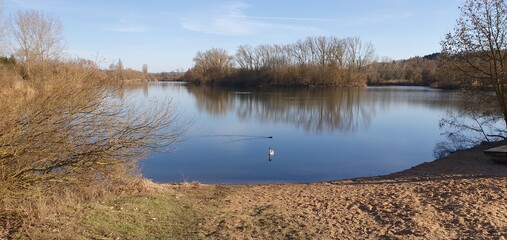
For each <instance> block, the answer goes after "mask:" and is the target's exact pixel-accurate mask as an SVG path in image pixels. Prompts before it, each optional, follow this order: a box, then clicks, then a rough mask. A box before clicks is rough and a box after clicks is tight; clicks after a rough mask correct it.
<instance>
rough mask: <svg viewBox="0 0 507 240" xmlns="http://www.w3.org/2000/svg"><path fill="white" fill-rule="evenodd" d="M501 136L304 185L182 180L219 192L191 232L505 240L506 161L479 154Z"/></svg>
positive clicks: (247, 235) (263, 236)
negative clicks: (381, 171) (384, 170)
mask: <svg viewBox="0 0 507 240" xmlns="http://www.w3.org/2000/svg"><path fill="white" fill-rule="evenodd" d="M505 143H506V141H500V142H495V143H483V144H480V145H479V146H476V147H473V148H470V149H466V150H461V151H457V152H455V153H452V154H450V155H449V156H447V157H444V158H440V159H436V160H434V161H432V162H427V163H423V164H420V165H417V166H414V167H412V168H410V169H406V170H404V171H400V172H396V173H391V174H388V175H383V176H376V177H366V178H353V179H348V180H337V181H331V182H316V183H304V184H261V185H207V184H204V185H202V186H201V185H199V184H197V185H193V186H192V184H190V185H189V186H191V189H196V190H198V189H210V188H212V189H217V188H218V189H221V191H225V192H226V194H225V195H224V196H220V197H218V199H221V200H223V204H222V205H221V206H220V210H218V211H217V213H215V215H214V216H212V217H209V218H207V219H206V220H205V221H204V223H203V225H202V228H201V230H200V232H199V237H200V238H203V239H204V238H205V239H257V238H259V239H267V238H275V239H447V238H451V239H463V238H465V239H467V238H475V239H506V238H507V204H506V203H507V202H506V201H507V200H506V199H507V164H502V165H499V164H495V163H493V161H492V160H491V159H489V157H488V156H486V155H485V154H484V153H483V150H485V149H488V148H492V147H496V146H498V145H502V144H505ZM183 186H184V185H183ZM174 187H175V186H173V188H174ZM180 187H181V185H180ZM170 188H171V187H170ZM183 188H185V187H183ZM187 188H188V187H187ZM198 191H199V190H198Z"/></svg>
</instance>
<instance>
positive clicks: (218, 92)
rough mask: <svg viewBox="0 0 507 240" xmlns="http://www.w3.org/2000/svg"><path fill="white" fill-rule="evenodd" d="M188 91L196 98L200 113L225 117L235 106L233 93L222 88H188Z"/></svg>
mask: <svg viewBox="0 0 507 240" xmlns="http://www.w3.org/2000/svg"><path fill="white" fill-rule="evenodd" d="M187 90H188V92H189V93H191V94H192V95H193V96H194V97H195V102H196V104H197V109H198V110H199V111H206V112H207V113H210V114H212V115H215V116H219V115H225V114H226V113H227V112H228V111H230V110H231V109H232V107H233V105H234V99H233V95H232V93H230V92H228V91H226V90H224V89H221V88H214V87H205V86H188V88H187Z"/></svg>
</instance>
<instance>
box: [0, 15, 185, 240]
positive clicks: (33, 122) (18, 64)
mask: <svg viewBox="0 0 507 240" xmlns="http://www.w3.org/2000/svg"><path fill="white" fill-rule="evenodd" d="M47 16H48V15H45V14H44V13H40V12H30V11H29V12H20V13H19V14H18V15H16V21H15V23H16V25H15V26H17V27H16V28H14V29H13V32H12V34H13V35H10V36H11V37H12V38H14V39H16V43H17V44H15V45H13V48H14V49H16V52H17V53H20V55H19V56H15V59H16V60H15V61H13V60H11V59H10V58H7V59H6V61H2V63H1V65H0V83H1V84H0V85H1V86H2V88H1V89H0V103H1V104H0V112H2V114H1V115H0V238H11V237H12V236H13V235H15V234H21V235H23V234H25V233H26V234H28V233H29V228H30V227H31V226H33V225H37V224H40V222H39V221H41V220H42V219H43V216H44V215H45V211H46V210H45V209H46V208H47V207H48V206H50V205H55V204H56V203H61V202H59V199H61V198H63V197H64V196H68V198H69V199H73V200H76V201H78V200H80V199H81V200H85V199H94V198H96V197H100V196H102V195H104V194H107V193H117V192H122V191H132V190H131V189H129V186H131V185H132V182H135V181H137V178H138V172H137V162H138V161H139V160H140V159H141V158H142V157H143V156H144V155H145V154H146V153H148V152H150V151H153V150H155V149H164V148H166V147H168V146H170V145H171V144H173V143H174V142H176V141H177V140H178V137H179V136H180V134H182V132H183V129H181V128H178V126H177V125H176V123H175V119H176V117H177V112H176V111H175V110H174V109H173V108H171V107H167V105H168V104H170V102H166V103H165V106H161V107H160V108H153V109H151V110H149V111H144V112H143V111H141V110H139V109H137V108H135V107H134V106H132V105H129V103H128V101H124V100H123V99H120V98H119V97H118V95H117V94H116V92H117V89H118V87H119V84H120V81H118V79H115V78H112V77H110V76H108V74H106V73H105V72H104V71H102V70H100V69H99V68H98V66H97V65H96V64H95V63H93V62H91V61H88V60H82V59H77V60H62V59H61V58H60V56H59V55H58V51H56V50H55V51H53V50H51V49H52V46H53V45H44V44H49V43H48V41H47V39H58V37H59V36H58V33H59V32H58V31H49V32H46V31H44V33H45V34H38V33H39V32H38V31H39V30H41V29H58V28H59V26H60V25H59V22H58V21H57V19H55V18H48V17H47ZM21 23H22V24H21ZM41 31H42V30H41ZM20 33H29V34H28V35H29V36H30V38H29V39H28V40H27V41H24V40H22V39H21V40H20V39H19V38H18V37H19V36H20ZM32 33H33V34H32ZM21 35H23V36H24V34H21ZM55 41H56V40H55ZM26 45H28V46H29V47H26ZM58 50H59V48H58ZM48 51H49V52H48ZM169 106H170V105H169ZM78 202H79V201H78ZM63 204H64V205H65V204H66V203H63ZM27 236H28V235H27Z"/></svg>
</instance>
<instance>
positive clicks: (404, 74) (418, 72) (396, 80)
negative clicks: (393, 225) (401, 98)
mask: <svg viewBox="0 0 507 240" xmlns="http://www.w3.org/2000/svg"><path fill="white" fill-rule="evenodd" d="M463 77H464V76H463V75H462V74H460V73H459V72H457V71H455V70H454V69H451V67H450V62H448V61H446V60H445V59H443V57H442V56H441V54H440V53H433V54H429V55H426V56H423V57H412V58H409V59H405V60H396V61H395V60H391V59H388V58H384V59H382V60H381V61H377V62H374V63H372V64H371V65H370V66H369V72H368V85H370V86H371V85H411V86H431V87H435V88H458V87H459V79H461V78H463Z"/></svg>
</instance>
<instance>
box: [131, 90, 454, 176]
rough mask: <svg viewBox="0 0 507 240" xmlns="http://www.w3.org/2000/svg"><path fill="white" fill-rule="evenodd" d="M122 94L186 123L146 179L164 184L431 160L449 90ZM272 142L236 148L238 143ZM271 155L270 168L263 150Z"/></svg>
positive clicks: (349, 172) (450, 101)
mask: <svg viewBox="0 0 507 240" xmlns="http://www.w3.org/2000/svg"><path fill="white" fill-rule="evenodd" d="M124 94H125V95H126V96H129V98H130V99H132V101H134V102H135V103H136V104H140V105H141V106H143V107H150V104H156V102H157V101H154V99H166V98H168V97H169V98H171V99H172V101H173V104H175V106H177V108H178V111H179V112H180V115H181V116H180V121H182V122H185V121H193V124H192V129H191V130H190V132H189V133H188V134H187V136H186V137H185V139H186V140H185V141H184V142H182V143H179V144H178V145H177V146H176V149H175V151H171V152H165V153H153V154H152V155H151V156H150V157H149V159H147V160H145V161H143V175H144V176H146V177H148V178H151V179H154V180H155V181H161V182H174V181H183V180H187V181H192V180H197V181H201V182H204V183H263V182H310V181H325V180H334V179H343V178H352V177H360V176H372V175H379V174H387V173H390V172H394V171H399V170H403V169H406V168H409V167H411V166H414V165H417V164H419V163H422V162H425V161H431V160H433V157H432V153H433V148H434V146H435V144H436V143H437V142H438V141H439V140H441V136H440V130H439V129H438V121H439V120H440V119H441V118H442V117H443V116H444V114H445V112H446V111H447V110H453V109H456V102H455V97H454V94H453V93H452V92H446V91H438V90H431V89H427V88H402V87H389V88H345V89H342V88H336V89H324V88H314V89H278V90H276V91H275V90H274V89H263V90H254V91H252V92H248V91H245V90H241V91H236V90H224V89H218V88H202V87H187V86H186V85H184V84H173V83H149V84H144V83H138V84H137V86H130V87H126V89H125V91H124ZM212 135H252V136H273V139H267V138H263V139H253V140H245V141H234V140H237V139H240V138H238V137H223V136H216V137H210V136H212ZM269 146H272V147H273V148H274V149H275V151H276V154H275V157H274V158H273V161H272V162H269V161H268V147H269Z"/></svg>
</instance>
